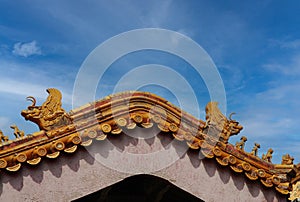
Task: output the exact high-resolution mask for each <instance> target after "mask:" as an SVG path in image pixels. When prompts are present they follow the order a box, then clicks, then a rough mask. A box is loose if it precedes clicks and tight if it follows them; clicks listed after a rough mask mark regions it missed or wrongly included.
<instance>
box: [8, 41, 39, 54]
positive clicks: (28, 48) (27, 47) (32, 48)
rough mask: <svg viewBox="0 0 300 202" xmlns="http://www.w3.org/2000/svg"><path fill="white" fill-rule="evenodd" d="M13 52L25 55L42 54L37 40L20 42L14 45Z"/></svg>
mask: <svg viewBox="0 0 300 202" xmlns="http://www.w3.org/2000/svg"><path fill="white" fill-rule="evenodd" d="M12 52H13V54H15V55H18V56H23V57H29V56H32V55H41V54H42V51H41V48H40V47H39V46H38V45H37V42H36V41H32V42H29V43H21V42H18V43H16V44H15V45H14V50H13V51H12Z"/></svg>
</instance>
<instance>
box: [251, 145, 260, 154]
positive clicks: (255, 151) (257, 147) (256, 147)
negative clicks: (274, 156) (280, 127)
mask: <svg viewBox="0 0 300 202" xmlns="http://www.w3.org/2000/svg"><path fill="white" fill-rule="evenodd" d="M259 148H260V144H258V143H254V147H253V149H252V151H251V152H250V154H251V155H254V156H257V151H258V149H259Z"/></svg>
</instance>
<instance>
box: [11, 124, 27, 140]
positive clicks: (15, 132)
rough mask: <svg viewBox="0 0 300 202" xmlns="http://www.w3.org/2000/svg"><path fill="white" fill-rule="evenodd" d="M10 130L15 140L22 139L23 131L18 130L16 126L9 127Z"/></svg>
mask: <svg viewBox="0 0 300 202" xmlns="http://www.w3.org/2000/svg"><path fill="white" fill-rule="evenodd" d="M10 128H11V129H13V130H14V135H15V137H16V138H19V137H24V131H23V130H20V129H19V128H18V126H16V125H11V126H10Z"/></svg>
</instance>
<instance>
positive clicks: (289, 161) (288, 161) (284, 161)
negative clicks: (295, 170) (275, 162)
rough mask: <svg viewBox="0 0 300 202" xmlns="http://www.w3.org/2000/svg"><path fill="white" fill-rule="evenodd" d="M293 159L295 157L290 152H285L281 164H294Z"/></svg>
mask: <svg viewBox="0 0 300 202" xmlns="http://www.w3.org/2000/svg"><path fill="white" fill-rule="evenodd" d="M293 161H294V158H293V157H291V156H290V155H289V154H285V155H283V156H282V161H281V164H282V165H293Z"/></svg>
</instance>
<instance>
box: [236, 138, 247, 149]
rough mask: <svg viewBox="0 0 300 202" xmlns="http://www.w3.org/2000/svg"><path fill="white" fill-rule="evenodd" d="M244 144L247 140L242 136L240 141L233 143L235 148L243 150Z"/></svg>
mask: <svg viewBox="0 0 300 202" xmlns="http://www.w3.org/2000/svg"><path fill="white" fill-rule="evenodd" d="M245 142H247V138H246V137H245V136H242V137H241V141H240V142H236V143H235V147H236V148H238V149H241V150H244V147H245Z"/></svg>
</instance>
